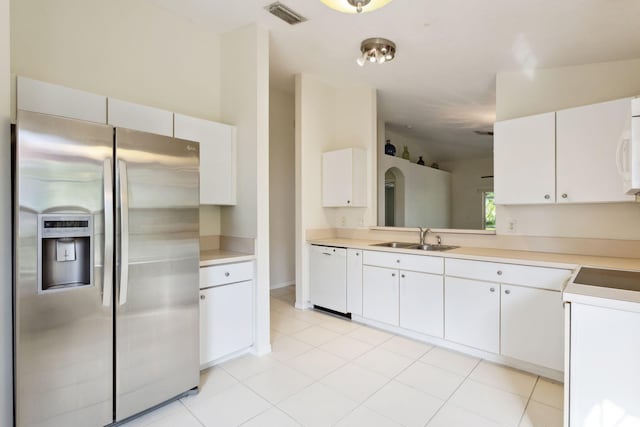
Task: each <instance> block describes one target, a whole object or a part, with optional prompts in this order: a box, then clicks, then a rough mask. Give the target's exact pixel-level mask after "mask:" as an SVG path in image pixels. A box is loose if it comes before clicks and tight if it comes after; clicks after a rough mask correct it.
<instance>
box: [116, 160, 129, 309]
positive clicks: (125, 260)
mask: <svg viewBox="0 0 640 427" xmlns="http://www.w3.org/2000/svg"><path fill="white" fill-rule="evenodd" d="M118 173H119V177H120V298H119V304H120V305H124V304H125V303H126V302H127V288H128V285H129V191H128V178H127V163H126V162H125V161H124V160H118Z"/></svg>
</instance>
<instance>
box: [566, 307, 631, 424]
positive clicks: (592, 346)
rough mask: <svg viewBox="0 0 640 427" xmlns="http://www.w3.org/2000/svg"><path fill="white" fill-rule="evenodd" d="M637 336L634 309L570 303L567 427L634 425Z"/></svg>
mask: <svg viewBox="0 0 640 427" xmlns="http://www.w3.org/2000/svg"><path fill="white" fill-rule="evenodd" d="M638 337H640V313H634V312H628V311H620V310H613V309H608V308H601V307H594V306H589V305H583V304H576V303H571V339H570V341H571V344H570V346H571V347H570V348H571V350H570V367H571V369H569V376H570V377H569V426H570V427H584V426H599V427H600V426H637V425H640V413H639V412H638V407H639V406H638V402H640V363H638V361H640V340H639V339H638ZM565 387H566V385H565ZM603 420H607V421H603Z"/></svg>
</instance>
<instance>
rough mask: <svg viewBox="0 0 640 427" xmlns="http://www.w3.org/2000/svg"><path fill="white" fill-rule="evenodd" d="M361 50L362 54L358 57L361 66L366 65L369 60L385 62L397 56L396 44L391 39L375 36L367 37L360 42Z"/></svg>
mask: <svg viewBox="0 0 640 427" xmlns="http://www.w3.org/2000/svg"><path fill="white" fill-rule="evenodd" d="M360 52H362V55H360V57H359V58H358V59H356V62H357V63H358V65H359V66H361V67H364V64H365V62H367V61H369V62H377V63H378V64H383V63H385V62H387V61H391V60H392V59H393V58H395V56H396V44H395V43H394V42H392V41H391V40H387V39H382V38H379V37H374V38H371V39H366V40H364V41H363V42H362V44H360Z"/></svg>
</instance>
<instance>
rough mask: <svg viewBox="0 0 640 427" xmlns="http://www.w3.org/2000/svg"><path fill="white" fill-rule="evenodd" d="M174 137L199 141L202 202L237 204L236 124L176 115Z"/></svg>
mask: <svg viewBox="0 0 640 427" xmlns="http://www.w3.org/2000/svg"><path fill="white" fill-rule="evenodd" d="M174 127H175V130H174V132H175V137H176V138H181V139H188V140H190V141H197V142H199V143H200V204H201V205H235V204H236V143H235V133H236V132H235V127H234V126H229V125H225V124H222V123H216V122H212V121H208V120H202V119H198V118H195V117H189V116H184V115H182V114H175V115H174Z"/></svg>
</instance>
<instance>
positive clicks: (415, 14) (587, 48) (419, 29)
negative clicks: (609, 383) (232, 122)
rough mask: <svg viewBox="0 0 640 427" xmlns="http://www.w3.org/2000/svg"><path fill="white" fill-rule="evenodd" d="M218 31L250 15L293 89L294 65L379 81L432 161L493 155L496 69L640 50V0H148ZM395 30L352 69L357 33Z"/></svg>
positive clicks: (627, 55)
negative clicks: (381, 59)
mask: <svg viewBox="0 0 640 427" xmlns="http://www.w3.org/2000/svg"><path fill="white" fill-rule="evenodd" d="M150 1H151V2H152V3H154V4H156V5H157V6H160V7H163V8H165V9H168V10H170V11H172V12H174V13H177V14H180V15H182V16H185V17H187V18H189V19H191V20H192V21H193V22H194V23H197V24H202V25H204V26H206V27H207V28H211V29H214V31H215V32H217V33H224V32H227V31H230V30H233V29H235V28H238V27H241V26H244V25H246V24H249V23H252V22H257V23H258V24H259V25H261V26H263V27H266V28H267V29H269V31H270V35H271V46H270V63H271V65H270V72H271V84H272V86H275V87H278V88H281V89H284V90H287V91H290V92H292V91H293V87H294V85H293V81H294V80H293V76H294V75H295V74H297V73H300V72H304V73H312V74H315V75H318V76H320V77H322V78H324V79H326V80H327V81H330V82H332V84H334V85H336V86H341V85H353V84H354V83H359V82H361V83H364V84H367V85H370V86H373V87H375V88H376V89H377V90H378V110H379V112H380V113H381V114H382V117H383V118H384V120H385V121H386V122H387V124H388V125H389V126H391V127H393V128H394V129H395V130H396V131H399V132H402V133H405V134H409V135H413V136H417V137H419V138H421V139H423V140H425V141H426V144H427V147H428V148H427V150H428V152H429V153H430V157H432V158H434V159H437V160H439V161H444V160H452V159H455V158H465V157H476V156H484V157H489V156H491V150H492V138H491V137H487V136H482V135H477V134H475V133H474V132H473V130H478V129H480V130H486V129H490V128H491V127H492V124H493V121H494V120H495V76H496V73H497V72H499V71H508V70H520V69H534V68H548V67H559V66H567V65H578V64H586V63H593V62H602V61H613V60H623V59H632V58H638V57H640V0H394V1H392V2H391V3H390V4H389V5H387V6H385V7H383V8H382V9H379V10H377V11H374V12H370V13H364V14H361V15H351V14H343V13H340V12H337V11H335V10H332V9H330V8H328V7H327V6H325V5H324V4H323V3H322V2H321V1H320V0H281V2H282V3H284V4H285V5H286V6H288V7H290V8H291V9H293V10H295V11H296V12H298V13H299V14H301V15H303V16H304V17H306V18H307V19H308V21H307V22H304V23H302V24H298V25H295V26H290V25H288V24H286V23H284V22H283V21H280V20H279V19H277V18H276V17H274V16H273V15H271V14H269V13H268V12H267V11H266V10H264V7H265V6H266V5H267V4H269V3H271V1H270V0H150ZM369 37H384V38H388V39H391V40H393V41H394V42H395V43H396V44H397V46H398V51H397V55H396V59H395V60H393V61H392V62H389V63H385V64H381V65H378V64H366V65H365V66H364V67H362V68H361V67H359V66H358V65H357V64H356V62H355V60H356V58H357V57H358V55H359V52H360V42H361V41H362V40H363V39H365V38H369Z"/></svg>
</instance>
